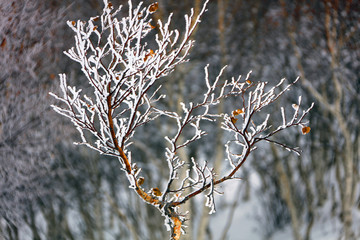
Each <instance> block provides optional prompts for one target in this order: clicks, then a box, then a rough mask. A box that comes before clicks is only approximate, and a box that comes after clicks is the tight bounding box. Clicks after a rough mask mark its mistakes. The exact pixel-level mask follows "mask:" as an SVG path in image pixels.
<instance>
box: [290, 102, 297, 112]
mask: <svg viewBox="0 0 360 240" xmlns="http://www.w3.org/2000/svg"><path fill="white" fill-rule="evenodd" d="M291 106H292V107H293V109H295V110H298V109H299V105H297V104H295V103H294V104H293V105H291Z"/></svg>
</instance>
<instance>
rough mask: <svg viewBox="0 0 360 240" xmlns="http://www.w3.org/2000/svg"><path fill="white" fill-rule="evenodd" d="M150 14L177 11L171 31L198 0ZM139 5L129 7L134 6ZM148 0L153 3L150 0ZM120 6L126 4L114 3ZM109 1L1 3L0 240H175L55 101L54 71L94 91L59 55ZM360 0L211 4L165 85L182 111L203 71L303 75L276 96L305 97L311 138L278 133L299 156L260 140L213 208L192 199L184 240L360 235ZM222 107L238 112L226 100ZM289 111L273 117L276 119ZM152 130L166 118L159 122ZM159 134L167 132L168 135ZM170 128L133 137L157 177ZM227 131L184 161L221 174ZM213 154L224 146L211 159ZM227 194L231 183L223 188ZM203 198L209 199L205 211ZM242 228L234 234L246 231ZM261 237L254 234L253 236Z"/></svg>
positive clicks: (169, 3) (262, 77) (154, 181)
mask: <svg viewBox="0 0 360 240" xmlns="http://www.w3.org/2000/svg"><path fill="white" fill-rule="evenodd" d="M158 2H159V10H158V11H157V12H156V13H155V14H154V15H153V17H154V20H156V19H165V18H166V17H167V16H168V15H169V13H170V12H173V13H174V19H173V25H174V27H177V28H180V30H181V28H182V27H184V20H183V15H184V14H185V13H189V12H190V8H194V10H195V13H198V12H199V10H200V8H201V5H202V2H201V1H200V0H195V1H190V0H187V1H175V0H166V1H165V0H159V1H158ZM136 3H138V1H133V4H134V5H135V4H136ZM151 3H152V1H145V4H149V5H150V4H151ZM113 4H114V5H115V6H119V5H127V1H124V0H116V1H113ZM102 5H103V3H102V1H98V0H88V1H84V0H76V1H59V0H50V1H41V0H27V1H25V0H21V1H10V0H9V1H1V3H0V12H1V15H0V42H1V43H0V52H1V59H0V66H1V72H0V237H3V238H5V239H90V240H91V239H167V237H168V233H167V232H166V229H165V228H164V226H163V220H162V218H161V216H160V214H159V213H158V212H156V211H155V210H154V209H152V208H151V207H148V206H146V205H145V204H143V202H142V201H141V200H140V199H138V198H137V197H136V196H134V194H133V192H132V191H130V190H129V189H128V187H127V185H126V184H123V183H124V182H126V179H124V178H125V177H124V175H123V174H121V170H120V168H119V163H118V161H117V160H116V159H112V158H108V157H104V156H100V155H99V154H97V153H96V152H93V151H91V150H88V149H85V148H83V147H79V146H74V145H73V144H72V143H73V142H74V141H77V140H78V138H79V136H78V135H77V133H76V132H75V131H74V130H73V128H72V127H71V125H70V122H69V121H67V120H66V119H63V118H61V117H59V116H58V115H57V114H56V113H55V112H53V110H52V109H51V108H50V104H51V103H53V102H54V100H53V99H52V98H51V97H50V96H49V95H48V92H49V91H53V92H58V91H59V89H58V85H59V84H58V75H57V74H58V73H63V72H66V73H67V74H68V76H69V78H70V79H71V81H73V82H75V83H76V84H77V85H80V86H83V87H84V88H86V87H88V86H87V85H86V84H84V83H86V80H84V76H83V75H82V73H81V70H80V69H79V67H78V65H77V64H76V63H73V62H71V61H70V60H69V59H68V58H67V57H66V56H65V55H64V54H63V51H64V50H67V49H68V48H70V47H71V46H73V42H74V38H73V33H72V32H71V29H69V28H68V26H66V20H76V19H82V20H87V19H88V18H89V17H91V16H95V15H99V14H100V13H101V11H102V8H103V6H102ZM359 29H360V4H359V3H358V2H357V1H349V0H346V1H345V0H344V1H335V0H333V1H330V0H323V1H305V0H296V1H285V0H271V1H260V0H253V1H245V0H235V1H230V0H217V1H210V3H209V5H208V11H207V12H206V13H205V15H204V16H203V18H202V23H201V24H200V25H199V26H198V28H197V30H196V32H195V34H194V35H193V38H194V39H195V40H196V43H195V47H194V48H193V49H192V52H191V55H190V62H189V63H185V64H183V65H181V66H179V67H178V68H177V69H176V70H175V71H174V72H173V73H172V74H171V75H169V76H168V77H166V79H164V80H163V81H164V86H165V87H166V89H167V91H168V92H169V93H170V94H168V95H171V96H172V97H171V98H170V100H169V101H167V102H166V103H164V104H167V105H168V107H169V108H170V109H173V110H177V109H178V108H179V104H178V103H179V102H181V101H182V100H183V99H187V98H191V97H194V96H196V95H198V94H201V92H202V91H201V89H202V88H203V68H204V66H205V65H206V64H207V63H210V68H209V70H210V74H211V73H212V74H213V75H216V74H217V73H218V72H219V70H220V68H221V67H222V66H223V65H228V68H227V69H226V72H225V74H226V76H236V75H239V74H242V75H246V74H247V73H248V72H249V71H250V70H252V71H253V73H252V79H253V81H268V82H270V83H273V84H276V83H277V82H278V81H279V80H280V79H281V78H283V77H285V78H287V79H288V80H289V81H293V80H295V79H296V77H297V76H300V77H301V80H300V82H299V83H297V84H296V85H295V86H294V88H293V90H292V91H295V93H296V94H291V95H290V94H288V95H286V97H284V98H283V99H281V100H280V101H279V102H278V104H279V105H282V102H281V101H283V102H296V101H297V99H296V98H295V96H297V95H302V99H303V102H304V105H310V104H311V102H315V107H314V108H313V110H312V111H311V112H310V115H309V120H310V126H311V133H310V134H308V135H306V136H303V137H301V131H296V130H294V131H292V132H291V131H290V132H288V133H287V134H286V135H282V136H281V138H282V141H283V142H287V143H289V144H291V145H293V146H300V147H301V148H302V149H303V153H302V155H301V157H298V156H297V155H295V154H293V153H290V152H287V151H285V152H284V151H282V150H281V149H278V148H276V147H273V146H269V145H264V146H262V148H261V150H258V151H256V152H254V154H253V155H252V158H251V159H249V160H250V161H248V162H246V164H245V165H244V166H243V168H242V170H241V177H242V179H243V180H242V181H238V182H233V183H230V184H226V185H224V186H223V188H224V189H225V190H224V192H225V196H223V197H221V198H219V199H217V201H218V211H217V213H216V214H213V215H211V216H209V215H208V209H207V208H206V207H202V206H203V204H202V201H203V199H202V198H199V199H195V200H194V201H191V202H190V204H189V205H188V210H189V211H191V212H192V215H193V216H195V217H194V218H193V219H192V220H191V221H188V222H187V224H188V228H187V229H186V231H187V235H184V236H183V239H249V236H251V239H255V238H257V239H271V238H274V239H279V236H281V232H282V231H285V235H284V236H285V237H284V239H289V238H292V239H297V240H300V239H320V238H319V237H320V236H322V237H325V238H326V239H341V237H344V236H346V238H348V239H356V238H359V237H360V229H359V225H360V175H359V169H360V166H359V159H360V136H359V131H360V120H359V119H360V107H359V106H360V97H359V96H360V95H359V92H360V75H359V72H360V41H359V39H360V31H359ZM219 111H225V112H226V111H228V112H230V111H231V108H229V106H226V105H221V106H220V107H219ZM280 118H281V117H280V116H279V119H280ZM158 124H164V123H163V122H161V123H158ZM164 129H165V130H164ZM161 131H166V127H165V128H164V127H161V128H160V126H158V127H156V126H154V127H153V128H144V129H143V131H142V132H138V133H137V134H138V135H137V136H135V141H134V147H136V149H137V151H136V156H137V157H138V159H142V161H143V168H145V169H146V172H148V173H149V175H148V176H146V179H147V181H149V182H150V184H151V185H154V186H155V185H156V186H161V184H162V183H163V182H164V179H165V176H166V174H167V166H165V167H164V163H162V162H160V161H157V159H158V158H159V154H160V153H161V150H162V149H163V148H164V141H163V137H162V136H163V135H164V134H163V133H162V132H161ZM226 137H227V136H226V134H224V133H222V131H221V130H220V125H219V126H218V128H216V129H213V130H212V134H210V136H207V137H206V138H204V139H203V140H202V141H200V142H198V143H197V144H194V145H191V147H189V148H187V150H186V151H183V152H182V153H181V154H182V157H183V158H184V159H186V158H187V159H189V158H190V157H192V156H197V157H198V158H204V159H207V160H208V161H209V162H211V163H212V164H213V165H214V167H215V168H216V170H217V171H222V170H224V167H225V166H222V160H223V159H224V149H223V143H224V142H225V141H226ZM214 152H215V153H216V154H214ZM226 189H232V190H230V192H229V191H226ZM200 206H201V207H200ZM239 229H240V230H239ZM255 236H256V237H255Z"/></svg>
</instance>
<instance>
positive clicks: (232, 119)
mask: <svg viewBox="0 0 360 240" xmlns="http://www.w3.org/2000/svg"><path fill="white" fill-rule="evenodd" d="M230 120H231V122H232V123H233V124H235V123H236V122H237V120H238V119H237V118H234V117H231V118H230Z"/></svg>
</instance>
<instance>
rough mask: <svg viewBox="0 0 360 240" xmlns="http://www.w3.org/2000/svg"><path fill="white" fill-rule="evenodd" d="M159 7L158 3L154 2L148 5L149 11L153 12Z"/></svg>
mask: <svg viewBox="0 0 360 240" xmlns="http://www.w3.org/2000/svg"><path fill="white" fill-rule="evenodd" d="M158 8H159V3H158V2H155V3H153V4H151V5H150V6H149V12H151V13H153V12H155V11H156V10H157V9H158Z"/></svg>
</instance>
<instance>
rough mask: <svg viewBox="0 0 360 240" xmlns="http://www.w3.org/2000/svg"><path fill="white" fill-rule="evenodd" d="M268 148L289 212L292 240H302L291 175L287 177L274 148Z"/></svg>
mask: <svg viewBox="0 0 360 240" xmlns="http://www.w3.org/2000/svg"><path fill="white" fill-rule="evenodd" d="M270 147H271V151H272V153H273V156H274V162H275V170H276V171H277V175H278V178H279V183H280V191H281V196H282V198H283V199H284V200H285V202H286V205H287V207H288V209H289V212H290V217H291V226H292V230H293V236H294V239H295V240H302V237H301V233H300V228H301V222H300V218H299V214H298V212H297V209H296V204H295V202H294V199H293V192H292V186H291V182H292V181H291V175H290V176H288V174H289V170H288V169H285V167H284V165H283V164H282V160H281V159H280V156H279V153H278V150H277V149H276V146H274V145H273V144H271V145H270ZM285 161H288V159H285Z"/></svg>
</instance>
